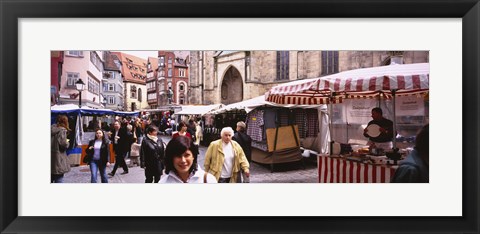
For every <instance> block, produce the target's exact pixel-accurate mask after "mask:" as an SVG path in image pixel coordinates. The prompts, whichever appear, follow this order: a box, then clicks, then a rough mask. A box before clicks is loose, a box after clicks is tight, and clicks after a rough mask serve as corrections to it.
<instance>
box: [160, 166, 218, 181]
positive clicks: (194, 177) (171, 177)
mask: <svg viewBox="0 0 480 234" xmlns="http://www.w3.org/2000/svg"><path fill="white" fill-rule="evenodd" d="M204 174H205V171H203V170H202V169H200V166H198V170H197V171H196V172H195V174H191V175H190V177H189V178H188V180H187V182H186V183H189V184H203V176H204ZM159 183H161V184H177V183H183V181H182V179H180V178H179V177H178V176H177V174H175V172H173V171H170V173H168V174H167V175H165V176H163V177H162V179H160V181H159ZM207 183H209V184H210V183H217V178H215V176H213V175H212V174H210V173H208V174H207Z"/></svg>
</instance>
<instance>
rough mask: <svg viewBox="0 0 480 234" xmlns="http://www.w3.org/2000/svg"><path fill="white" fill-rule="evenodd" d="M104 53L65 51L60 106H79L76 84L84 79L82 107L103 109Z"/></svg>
mask: <svg viewBox="0 0 480 234" xmlns="http://www.w3.org/2000/svg"><path fill="white" fill-rule="evenodd" d="M102 58H103V52H102V51H81V50H68V51H64V58H63V65H62V69H61V74H62V75H61V78H60V89H59V96H60V98H59V104H68V103H73V104H78V102H79V100H78V99H79V92H78V91H77V89H76V87H75V82H77V80H78V79H82V81H83V83H85V90H84V91H82V106H89V107H91V108H102V107H103V106H102V104H101V101H102V100H100V83H101V80H102V77H103V61H102Z"/></svg>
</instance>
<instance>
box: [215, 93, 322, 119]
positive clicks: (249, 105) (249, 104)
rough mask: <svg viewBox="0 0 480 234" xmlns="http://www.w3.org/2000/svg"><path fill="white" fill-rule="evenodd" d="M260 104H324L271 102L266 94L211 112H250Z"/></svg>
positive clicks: (300, 106) (302, 106)
mask: <svg viewBox="0 0 480 234" xmlns="http://www.w3.org/2000/svg"><path fill="white" fill-rule="evenodd" d="M259 106H271V107H284V108H317V107H321V106H322V105H317V106H314V105H292V104H286V105H282V104H277V103H274V102H269V101H266V100H265V96H264V95H261V96H258V97H255V98H251V99H247V100H245V101H241V102H236V103H232V104H229V105H226V106H224V107H222V108H220V109H218V110H215V111H211V112H210V113H209V114H214V115H217V114H222V113H225V112H230V111H236V110H245V112H247V113H249V112H250V111H252V110H254V109H255V108H257V107H259Z"/></svg>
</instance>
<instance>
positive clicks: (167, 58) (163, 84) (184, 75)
mask: <svg viewBox="0 0 480 234" xmlns="http://www.w3.org/2000/svg"><path fill="white" fill-rule="evenodd" d="M188 61H189V53H188V52H187V51H158V73H157V81H158V92H157V93H158V94H159V95H158V103H159V106H165V105H171V104H177V105H185V104H188V98H187V97H188V95H189V94H188V90H189V89H188V83H189V81H188V79H189V72H188V70H189V66H188V63H189V62H188ZM170 90H171V91H170ZM169 93H172V96H171V98H170V99H169V96H168V94H169Z"/></svg>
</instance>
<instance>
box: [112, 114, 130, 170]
mask: <svg viewBox="0 0 480 234" xmlns="http://www.w3.org/2000/svg"><path fill="white" fill-rule="evenodd" d="M113 128H114V131H113V133H112V135H111V136H110V141H111V142H113V151H114V152H115V166H113V170H112V172H110V173H108V175H110V176H114V175H115V172H116V171H117V168H118V167H119V166H121V167H122V168H123V172H122V175H123V174H127V173H128V167H127V164H126V163H125V154H126V153H127V152H128V149H129V147H130V146H129V143H130V142H131V141H130V140H129V137H130V138H131V136H129V135H128V133H127V129H126V128H120V122H119V121H115V123H114V124H113ZM130 134H131V133H130Z"/></svg>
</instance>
